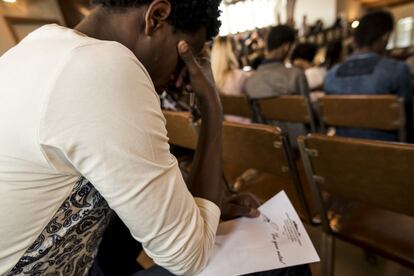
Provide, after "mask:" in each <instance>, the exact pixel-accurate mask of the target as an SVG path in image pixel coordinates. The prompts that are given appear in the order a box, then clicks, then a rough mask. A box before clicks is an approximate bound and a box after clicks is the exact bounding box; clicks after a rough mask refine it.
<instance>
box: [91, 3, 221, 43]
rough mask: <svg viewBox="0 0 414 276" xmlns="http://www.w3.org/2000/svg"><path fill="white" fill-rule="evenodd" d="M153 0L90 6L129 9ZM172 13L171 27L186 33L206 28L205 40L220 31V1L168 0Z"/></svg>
mask: <svg viewBox="0 0 414 276" xmlns="http://www.w3.org/2000/svg"><path fill="white" fill-rule="evenodd" d="M152 1H153V0H92V4H95V5H102V6H103V7H105V8H114V9H116V8H121V9H122V8H130V7H139V6H142V5H147V4H150V3H151V2H152ZM168 1H169V2H170V3H171V7H172V12H171V15H170V17H169V21H170V22H171V25H172V26H174V27H175V28H176V29H177V30H180V31H183V32H186V33H195V32H197V31H198V30H200V29H201V28H202V27H206V28H207V38H208V39H210V38H213V37H215V36H216V35H217V34H218V32H219V29H220V25H221V22H220V21H219V19H218V18H219V16H220V10H219V6H220V2H221V1H220V0H168Z"/></svg>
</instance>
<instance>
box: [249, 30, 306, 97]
mask: <svg viewBox="0 0 414 276" xmlns="http://www.w3.org/2000/svg"><path fill="white" fill-rule="evenodd" d="M294 42H295V31H294V30H293V29H292V28H291V27H289V26H286V25H280V26H277V27H272V28H271V30H270V32H269V36H268V39H267V45H266V47H267V54H266V59H265V60H264V61H263V62H262V64H261V65H260V66H259V68H258V69H257V71H256V73H255V74H254V75H253V76H252V77H251V78H249V79H248V80H247V82H246V93H247V94H248V95H249V96H250V97H251V98H253V99H254V98H267V97H272V96H282V95H295V94H298V95H306V96H307V95H309V88H308V82H307V80H306V76H305V74H304V73H303V71H302V70H300V69H298V68H287V67H286V66H285V64H284V61H285V59H286V58H287V56H288V55H289V52H290V49H291V47H292V45H293V43H294Z"/></svg>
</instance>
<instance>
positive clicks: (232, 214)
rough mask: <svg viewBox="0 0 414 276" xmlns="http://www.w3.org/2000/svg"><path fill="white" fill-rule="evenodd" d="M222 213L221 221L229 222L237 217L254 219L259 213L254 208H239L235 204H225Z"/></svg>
mask: <svg viewBox="0 0 414 276" xmlns="http://www.w3.org/2000/svg"><path fill="white" fill-rule="evenodd" d="M225 209H226V210H225V211H224V212H223V216H222V219H223V220H230V219H234V218H238V217H248V218H256V217H258V216H260V211H259V210H257V209H255V208H250V207H247V206H240V205H237V204H227V205H226V207H225Z"/></svg>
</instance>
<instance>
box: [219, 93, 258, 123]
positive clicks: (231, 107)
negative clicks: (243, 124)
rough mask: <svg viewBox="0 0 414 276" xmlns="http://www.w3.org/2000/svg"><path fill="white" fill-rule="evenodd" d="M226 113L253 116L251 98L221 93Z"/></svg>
mask: <svg viewBox="0 0 414 276" xmlns="http://www.w3.org/2000/svg"><path fill="white" fill-rule="evenodd" d="M220 99H221V104H222V105H223V113H224V115H234V116H240V117H246V118H252V117H253V112H252V109H251V106H250V102H249V99H248V98H247V97H246V96H244V95H223V94H222V95H220Z"/></svg>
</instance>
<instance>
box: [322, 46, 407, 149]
mask: <svg viewBox="0 0 414 276" xmlns="http://www.w3.org/2000/svg"><path fill="white" fill-rule="evenodd" d="M410 85H411V84H410V75H409V70H408V67H407V66H406V65H405V64H404V63H403V62H400V61H397V60H393V59H389V58H384V57H381V56H379V55H377V54H374V53H367V54H357V55H354V56H351V57H350V58H349V59H348V60H347V61H345V62H344V63H342V64H340V65H337V66H335V67H334V68H333V69H332V70H331V71H329V73H328V75H327V77H326V79H325V89H324V90H325V92H326V93H327V94H334V95H383V94H393V95H398V96H400V97H402V98H403V99H404V101H405V106H406V112H407V117H408V114H411V112H410V111H411V110H412V105H411V103H412V99H411V92H410V90H411V89H410ZM407 119H408V122H407V123H408V124H409V125H410V122H411V120H410V118H407ZM337 134H338V135H342V136H350V137H356V138H367V139H379V140H390V141H397V140H398V135H397V133H395V132H385V131H377V130H368V129H365V130H362V129H354V128H337Z"/></svg>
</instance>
